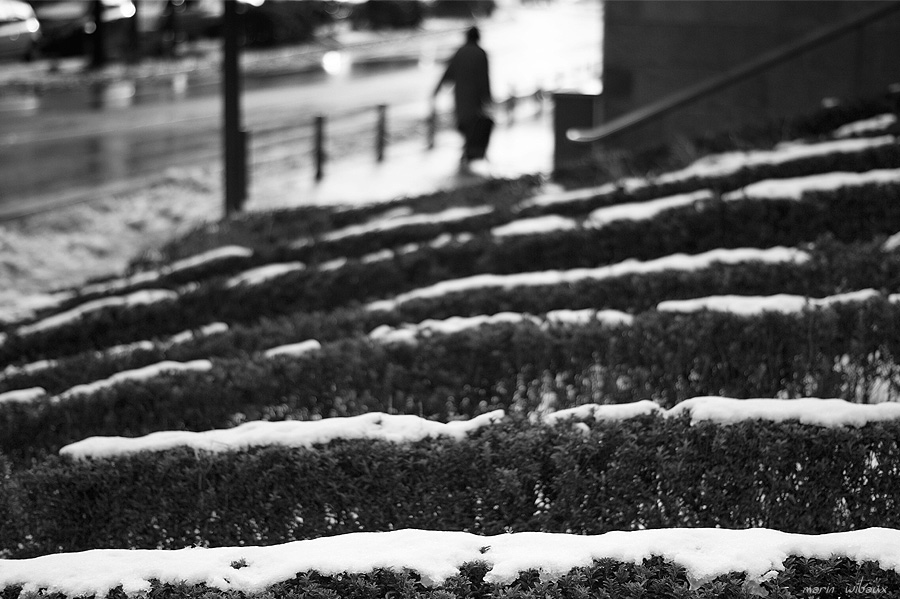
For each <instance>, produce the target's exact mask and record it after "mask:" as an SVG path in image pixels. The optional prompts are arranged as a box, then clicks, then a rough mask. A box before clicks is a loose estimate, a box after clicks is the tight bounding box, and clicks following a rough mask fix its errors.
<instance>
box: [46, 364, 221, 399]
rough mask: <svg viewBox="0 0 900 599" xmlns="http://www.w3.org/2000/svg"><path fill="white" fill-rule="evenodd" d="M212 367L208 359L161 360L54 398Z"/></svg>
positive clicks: (86, 393) (201, 370) (82, 386)
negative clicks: (164, 374)
mask: <svg viewBox="0 0 900 599" xmlns="http://www.w3.org/2000/svg"><path fill="white" fill-rule="evenodd" d="M211 368H212V362H210V361H209V360H192V361H190V362H173V361H170V360H165V361H163V362H158V363H156V364H150V365H149V366H144V367H143V368H136V369H134V370H123V371H122V372H117V373H115V374H114V375H112V376H110V377H109V378H105V379H102V380H99V381H94V382H93V383H86V384H83V385H76V386H74V387H72V388H71V389H68V390H66V391H63V392H62V393H60V394H59V395H57V396H56V397H55V398H54V399H55V400H57V401H62V400H66V399H70V398H72V397H76V396H78V395H90V394H92V393H96V392H97V391H99V390H100V389H104V388H106V387H112V386H113V385H116V384H118V383H122V382H124V381H145V380H147V379H151V378H153V377H155V376H159V375H160V374H162V373H164V372H186V371H196V372H204V371H207V370H210V369H211Z"/></svg>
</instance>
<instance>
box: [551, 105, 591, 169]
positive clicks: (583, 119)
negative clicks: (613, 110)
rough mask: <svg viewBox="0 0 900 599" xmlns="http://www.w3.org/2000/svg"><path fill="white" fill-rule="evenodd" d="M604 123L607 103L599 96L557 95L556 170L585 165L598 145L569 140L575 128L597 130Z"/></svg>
mask: <svg viewBox="0 0 900 599" xmlns="http://www.w3.org/2000/svg"><path fill="white" fill-rule="evenodd" d="M602 122H603V102H602V98H601V94H600V93H599V92H588V91H575V90H565V91H558V92H554V93H553V138H554V146H553V170H554V171H558V170H560V168H561V167H563V166H565V165H567V164H572V163H574V162H581V161H583V160H586V159H587V158H589V157H590V156H591V155H592V154H593V151H594V146H595V144H594V143H590V142H575V141H571V140H570V139H569V138H567V137H566V131H568V130H569V129H573V128H590V127H596V126H597V125H599V124H601V123H602Z"/></svg>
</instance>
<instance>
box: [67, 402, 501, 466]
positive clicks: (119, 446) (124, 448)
mask: <svg viewBox="0 0 900 599" xmlns="http://www.w3.org/2000/svg"><path fill="white" fill-rule="evenodd" d="M503 417H504V412H503V410H495V411H493V412H489V413H487V414H482V415H480V416H476V417H475V418H472V419H471V420H455V421H452V422H447V423H442V422H435V421H433V420H426V419H424V418H419V417H418V416H412V415H396V414H384V413H382V412H371V413H368V414H362V415H360V416H350V417H346V418H326V419H323V420H303V421H300V420H286V421H281V422H266V421H261V420H259V421H254V422H248V423H246V424H241V425H240V426H236V427H234V428H229V429H218V430H210V431H203V432H199V433H195V432H189V431H161V432H157V433H151V434H149V435H146V436H144V437H135V438H129V437H90V438H88V439H85V440H83V441H79V442H77V443H73V444H71V445H67V446H65V447H63V448H62V449H60V451H59V452H60V454H61V455H65V456H70V457H72V458H75V459H87V458H105V457H112V456H117V455H126V454H131V453H137V452H139V451H165V450H167V449H172V448H173V447H190V448H193V449H197V450H203V451H213V452H218V451H236V450H241V449H246V448H248V447H259V446H272V445H281V446H285V447H312V446H313V445H317V444H324V443H328V442H330V441H334V440H336V439H373V440H376V439H377V440H382V441H390V442H392V443H407V442H414V441H421V440H422V439H426V438H429V437H451V438H453V439H462V438H464V437H465V436H466V435H468V434H469V433H470V432H472V431H475V430H478V429H479V428H482V427H484V426H488V425H490V424H493V423H495V422H498V421H500V420H502V419H503Z"/></svg>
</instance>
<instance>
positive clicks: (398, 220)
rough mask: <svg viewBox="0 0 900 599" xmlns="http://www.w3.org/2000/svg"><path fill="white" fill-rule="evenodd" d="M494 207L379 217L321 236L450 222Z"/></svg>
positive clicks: (336, 237)
mask: <svg viewBox="0 0 900 599" xmlns="http://www.w3.org/2000/svg"><path fill="white" fill-rule="evenodd" d="M493 211H494V209H493V208H492V207H491V206H474V207H455V208H449V209H447V210H444V211H443V212H435V213H430V214H428V213H419V214H408V215H402V216H397V217H394V218H380V219H378V220H374V221H370V222H368V223H363V224H361V225H353V226H351V227H345V228H343V229H338V230H337V231H332V232H330V233H327V234H325V235H323V236H322V239H323V240H325V241H338V240H340V239H346V238H348V237H356V236H359V235H365V234H367V233H376V232H382V231H390V230H393V229H399V228H401V227H406V226H411V225H427V224H434V223H450V222H456V221H460V220H464V219H467V218H471V217H473V216H481V215H484V214H490V213H491V212H493Z"/></svg>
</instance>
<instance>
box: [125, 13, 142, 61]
mask: <svg viewBox="0 0 900 599" xmlns="http://www.w3.org/2000/svg"><path fill="white" fill-rule="evenodd" d="M132 4H134V16H133V17H131V23H130V24H129V28H128V35H129V38H130V39H129V40H128V62H130V63H131V64H137V63H139V62H140V61H141V54H142V50H141V25H140V19H141V0H132Z"/></svg>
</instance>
